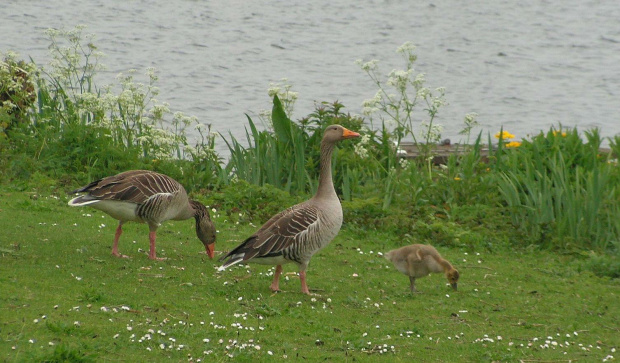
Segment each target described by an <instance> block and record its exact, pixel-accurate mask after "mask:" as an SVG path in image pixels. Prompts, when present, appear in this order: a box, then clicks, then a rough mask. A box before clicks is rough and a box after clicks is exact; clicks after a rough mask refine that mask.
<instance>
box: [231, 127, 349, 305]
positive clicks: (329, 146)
mask: <svg viewBox="0 0 620 363" xmlns="http://www.w3.org/2000/svg"><path fill="white" fill-rule="evenodd" d="M359 136H360V135H359V134H358V133H357V132H353V131H351V130H348V129H346V128H344V127H342V126H340V125H331V126H328V127H327V129H326V130H325V133H324V135H323V139H322V141H321V159H320V170H319V186H318V189H317V192H316V194H315V195H314V196H313V197H312V198H311V199H309V200H307V201H305V202H303V203H300V204H297V205H294V206H292V207H290V208H288V209H286V210H284V211H282V212H280V213H278V214H276V215H275V216H273V217H271V219H269V220H268V221H267V222H266V223H265V224H264V225H263V226H262V227H260V228H259V229H258V231H256V233H254V234H253V235H251V236H250V237H248V238H247V239H246V240H245V241H243V243H241V244H240V245H239V246H237V247H236V248H235V249H233V250H232V251H230V252H229V253H228V254H226V255H224V256H222V257H221V258H220V260H225V262H224V264H223V265H222V266H221V267H220V270H224V269H225V268H227V267H229V266H232V265H234V264H237V263H240V262H243V263H245V262H255V263H259V264H267V265H276V272H275V274H274V277H273V282H272V283H271V286H270V289H271V290H272V291H274V292H276V291H279V281H280V275H281V274H282V264H285V263H289V262H294V263H296V264H297V265H299V278H300V280H301V292H302V293H304V294H310V290H309V289H308V285H307V284H306V268H307V267H308V263H309V262H310V259H311V258H312V255H314V254H315V253H317V252H318V251H319V250H320V249H322V248H323V247H325V246H327V244H328V243H329V242H330V241H331V240H332V239H333V238H334V237H335V236H336V234H338V231H340V226H341V225H342V207H341V206H340V200H339V199H338V195H336V191H335V190H334V183H333V181H332V168H331V156H332V152H333V150H334V147H335V145H336V143H337V142H339V141H341V140H344V139H350V138H354V137H359Z"/></svg>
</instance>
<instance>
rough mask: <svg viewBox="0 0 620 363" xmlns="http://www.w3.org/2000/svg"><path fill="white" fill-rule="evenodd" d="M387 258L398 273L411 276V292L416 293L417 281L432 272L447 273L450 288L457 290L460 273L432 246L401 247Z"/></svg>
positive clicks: (386, 255)
mask: <svg viewBox="0 0 620 363" xmlns="http://www.w3.org/2000/svg"><path fill="white" fill-rule="evenodd" d="M385 258H386V259H388V260H390V261H392V263H393V264H394V267H396V269H397V270H398V271H400V272H402V273H404V274H405V275H407V276H409V282H410V283H411V284H410V288H411V292H416V288H415V279H416V278H421V277H425V276H428V275H429V274H430V273H431V272H435V273H436V272H443V273H445V274H446V278H447V279H448V282H449V283H450V286H452V288H453V289H454V290H456V287H457V282H458V281H459V272H458V271H457V270H456V269H455V268H454V267H452V265H451V264H450V262H448V261H446V260H444V259H443V258H442V257H441V255H440V254H439V252H437V250H436V249H435V247H433V246H431V245H422V244H414V245H411V246H405V247H401V248H398V249H395V250H392V251H390V252H387V253H386V254H385Z"/></svg>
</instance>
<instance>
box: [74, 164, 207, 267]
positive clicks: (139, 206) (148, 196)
mask: <svg viewBox="0 0 620 363" xmlns="http://www.w3.org/2000/svg"><path fill="white" fill-rule="evenodd" d="M73 193H85V194H84V195H81V196H78V197H75V198H73V199H71V200H70V201H69V205H70V206H90V207H93V208H96V209H99V210H101V211H103V212H105V213H107V214H109V215H110V216H111V217H112V218H115V219H117V220H118V221H119V224H118V227H117V230H116V235H115V238H114V245H113V248H112V254H114V255H115V256H119V257H120V256H121V255H120V253H119V252H118V241H119V238H120V235H121V234H122V225H123V224H124V223H125V222H127V221H135V222H141V223H146V224H148V225H149V230H150V233H149V240H150V244H151V248H150V252H149V258H151V259H156V258H157V256H156V252H155V239H156V231H157V228H158V227H159V226H160V225H161V223H162V222H164V221H167V220H185V219H189V218H192V217H194V219H195V220H196V234H197V236H198V238H199V239H200V240H201V242H202V243H203V244H204V246H205V249H206V251H207V254H208V255H209V257H211V258H213V249H214V243H215V225H214V224H213V222H212V221H211V218H210V216H209V211H208V210H207V208H206V207H205V206H204V205H203V204H202V203H200V202H198V201H194V200H189V198H188V197H187V192H186V191H185V188H183V186H182V185H181V184H180V183H179V182H177V181H176V180H174V179H172V178H170V177H169V176H166V175H164V174H160V173H156V172H152V171H148V170H131V171H126V172H123V173H120V174H117V175H113V176H109V177H106V178H103V179H99V180H96V181H94V182H92V183H90V184H88V185H86V186H84V187H82V188H79V189H76V190H75V191H73Z"/></svg>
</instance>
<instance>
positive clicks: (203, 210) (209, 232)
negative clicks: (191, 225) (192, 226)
mask: <svg viewBox="0 0 620 363" xmlns="http://www.w3.org/2000/svg"><path fill="white" fill-rule="evenodd" d="M190 203H191V206H192V208H193V209H194V213H195V214H194V218H195V219H196V236H198V239H199V240H200V241H201V242H202V244H203V245H204V246H205V250H206V251H207V255H208V256H209V258H213V256H214V255H215V234H216V230H215V223H213V221H212V220H211V216H210V215H209V210H208V209H207V207H205V206H204V205H203V204H202V203H200V202H197V201H194V200H192V201H190Z"/></svg>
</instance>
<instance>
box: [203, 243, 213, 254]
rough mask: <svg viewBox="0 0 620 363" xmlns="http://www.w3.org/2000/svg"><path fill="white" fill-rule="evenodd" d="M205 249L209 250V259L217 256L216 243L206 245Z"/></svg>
mask: <svg viewBox="0 0 620 363" xmlns="http://www.w3.org/2000/svg"><path fill="white" fill-rule="evenodd" d="M205 249H206V250H207V256H209V258H213V256H214V255H215V243H211V244H208V245H205Z"/></svg>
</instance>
